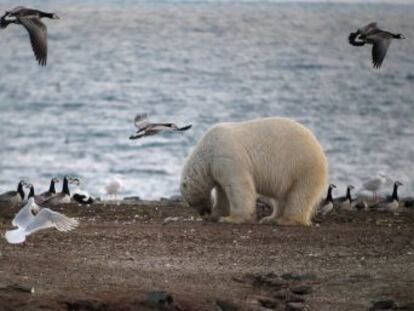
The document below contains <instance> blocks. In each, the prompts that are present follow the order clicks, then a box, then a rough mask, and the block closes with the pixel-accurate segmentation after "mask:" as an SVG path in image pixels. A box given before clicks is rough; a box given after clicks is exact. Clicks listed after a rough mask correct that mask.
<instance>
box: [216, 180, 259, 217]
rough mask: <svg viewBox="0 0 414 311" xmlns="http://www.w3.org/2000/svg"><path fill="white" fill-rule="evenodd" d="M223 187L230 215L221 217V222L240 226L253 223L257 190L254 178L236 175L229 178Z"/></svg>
mask: <svg viewBox="0 0 414 311" xmlns="http://www.w3.org/2000/svg"><path fill="white" fill-rule="evenodd" d="M223 185H224V186H223ZM221 186H222V188H223V189H224V192H225V193H226V195H227V199H228V201H229V204H230V214H229V216H226V217H221V218H220V220H219V222H222V223H231V224H240V223H245V222H250V221H252V220H253V214H254V212H255V208H256V189H255V187H254V182H253V179H252V177H251V176H250V175H248V174H243V173H242V174H240V173H239V174H235V175H233V176H229V179H228V180H227V182H226V183H223V184H222V185H221Z"/></svg>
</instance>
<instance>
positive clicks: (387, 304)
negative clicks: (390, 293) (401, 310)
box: [369, 299, 397, 311]
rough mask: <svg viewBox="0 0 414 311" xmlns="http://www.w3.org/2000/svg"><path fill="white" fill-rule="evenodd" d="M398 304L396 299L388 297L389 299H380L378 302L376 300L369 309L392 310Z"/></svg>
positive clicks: (374, 310)
mask: <svg viewBox="0 0 414 311" xmlns="http://www.w3.org/2000/svg"><path fill="white" fill-rule="evenodd" d="M396 306H397V305H396V304H395V302H394V300H391V299H388V300H380V301H377V302H374V304H373V305H372V307H371V308H370V309H369V311H376V310H390V309H393V308H395V307H396Z"/></svg>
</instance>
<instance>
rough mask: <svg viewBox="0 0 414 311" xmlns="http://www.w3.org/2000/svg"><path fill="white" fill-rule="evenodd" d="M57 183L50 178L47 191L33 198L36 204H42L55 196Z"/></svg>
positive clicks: (57, 180)
mask: <svg viewBox="0 0 414 311" xmlns="http://www.w3.org/2000/svg"><path fill="white" fill-rule="evenodd" d="M58 182H59V179H58V178H52V179H51V180H50V186H49V190H47V191H45V192H42V193H41V194H38V195H36V196H35V201H36V203H37V204H42V203H43V202H44V201H46V200H47V199H49V198H51V197H52V196H54V195H55V194H56V187H55V184H56V183H58Z"/></svg>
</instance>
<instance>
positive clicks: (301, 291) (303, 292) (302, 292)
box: [290, 286, 313, 295]
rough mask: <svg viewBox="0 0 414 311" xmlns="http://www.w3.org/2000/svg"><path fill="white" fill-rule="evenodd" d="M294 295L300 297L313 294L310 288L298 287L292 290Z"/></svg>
mask: <svg viewBox="0 0 414 311" xmlns="http://www.w3.org/2000/svg"><path fill="white" fill-rule="evenodd" d="M290 290H291V291H292V293H295V294H298V295H308V294H310V293H312V292H313V290H312V287H310V286H298V287H294V288H291V289H290Z"/></svg>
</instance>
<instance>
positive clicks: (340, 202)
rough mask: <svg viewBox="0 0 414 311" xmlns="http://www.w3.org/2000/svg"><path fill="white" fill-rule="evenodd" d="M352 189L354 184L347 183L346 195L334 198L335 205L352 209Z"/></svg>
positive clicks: (343, 208) (348, 209)
mask: <svg viewBox="0 0 414 311" xmlns="http://www.w3.org/2000/svg"><path fill="white" fill-rule="evenodd" d="M352 189H354V186H352V185H348V187H347V188H346V196H344V197H339V198H336V199H335V200H334V205H335V207H338V208H339V209H342V210H347V211H350V210H352V201H353V200H352V196H351V190H352Z"/></svg>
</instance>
